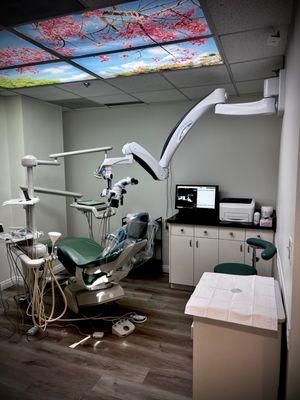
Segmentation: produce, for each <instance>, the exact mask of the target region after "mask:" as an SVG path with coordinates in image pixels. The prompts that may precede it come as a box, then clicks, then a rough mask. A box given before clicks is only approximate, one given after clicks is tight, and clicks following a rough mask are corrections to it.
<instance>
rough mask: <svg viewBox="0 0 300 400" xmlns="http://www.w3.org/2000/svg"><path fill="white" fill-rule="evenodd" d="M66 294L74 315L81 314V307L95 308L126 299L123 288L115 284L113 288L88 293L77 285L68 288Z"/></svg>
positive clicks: (73, 284)
mask: <svg viewBox="0 0 300 400" xmlns="http://www.w3.org/2000/svg"><path fill="white" fill-rule="evenodd" d="M64 293H65V295H66V298H67V301H68V307H69V308H70V310H72V311H73V312H74V313H76V314H78V313H79V307H87V306H95V305H100V304H105V303H109V302H111V301H115V300H118V299H121V298H122V297H124V295H125V293H124V290H123V288H122V287H121V286H120V285H119V284H117V283H113V284H112V286H111V287H109V288H107V289H101V290H91V291H88V290H86V289H84V288H83V287H82V286H79V285H78V284H77V283H71V284H70V285H68V286H66V288H65V290H64Z"/></svg>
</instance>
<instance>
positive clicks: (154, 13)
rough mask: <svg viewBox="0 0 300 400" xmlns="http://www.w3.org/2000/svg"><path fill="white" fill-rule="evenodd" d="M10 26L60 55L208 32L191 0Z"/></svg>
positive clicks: (143, 0) (144, 0) (149, 1)
mask: <svg viewBox="0 0 300 400" xmlns="http://www.w3.org/2000/svg"><path fill="white" fill-rule="evenodd" d="M15 29H16V30H17V31H19V32H21V33H23V34H25V35H26V36H28V37H30V38H31V39H34V40H35V41H37V42H39V43H41V44H43V45H44V46H46V47H48V48H51V49H52V50H54V51H56V52H58V53H59V54H61V55H63V56H66V57H74V56H82V55H87V54H93V53H99V52H108V51H109V52H110V51H115V50H120V49H130V48H134V47H137V46H145V45H149V44H150V45H151V44H152V45H153V44H155V43H164V42H170V41H177V40H182V39H190V38H195V37H200V36H204V35H210V34H211V32H210V30H209V27H208V24H207V22H206V19H205V17H204V15H203V12H202V9H201V7H200V3H199V1H197V0H176V1H174V0H157V1H155V0H139V1H132V2H129V3H123V4H120V5H117V6H113V7H109V8H101V9H97V10H93V11H85V12H83V13H80V14H73V15H69V16H65V17H59V18H52V19H48V20H45V21H40V22H36V23H31V24H25V25H20V26H18V27H15Z"/></svg>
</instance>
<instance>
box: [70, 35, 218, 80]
mask: <svg viewBox="0 0 300 400" xmlns="http://www.w3.org/2000/svg"><path fill="white" fill-rule="evenodd" d="M76 62H77V63H78V64H79V65H81V66H83V67H84V68H86V69H88V70H90V71H92V72H94V73H96V74H97V75H99V76H100V77H102V78H104V79H107V78H115V77H117V76H130V75H137V74H144V73H149V72H158V71H167V70H174V69H183V68H194V67H202V66H208V65H216V64H221V63H222V59H221V57H220V54H219V52H218V49H217V47H216V44H215V41H214V39H213V38H205V39H201V40H194V41H187V42H181V43H176V44H172V45H165V46H155V47H150V48H147V49H139V50H130V51H125V52H121V53H112V54H106V55H100V56H92V57H86V58H80V59H77V60H76Z"/></svg>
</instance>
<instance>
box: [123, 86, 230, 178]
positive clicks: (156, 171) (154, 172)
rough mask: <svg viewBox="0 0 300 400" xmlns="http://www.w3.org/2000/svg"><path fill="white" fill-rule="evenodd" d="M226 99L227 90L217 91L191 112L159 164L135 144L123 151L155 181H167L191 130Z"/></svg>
mask: <svg viewBox="0 0 300 400" xmlns="http://www.w3.org/2000/svg"><path fill="white" fill-rule="evenodd" d="M226 98H227V95H226V92H225V89H216V90H214V91H213V92H212V93H211V94H209V95H208V96H206V97H205V98H204V99H203V100H201V101H200V102H199V103H198V104H196V105H195V106H194V107H193V108H192V109H191V110H189V111H188V112H187V113H186V114H185V115H184V116H183V118H182V119H181V120H180V121H179V122H178V123H177V125H176V126H175V128H174V129H173V130H172V132H171V133H170V135H169V137H168V138H167V140H166V143H165V145H164V147H163V150H162V154H161V159H160V161H159V162H158V161H157V160H156V159H155V158H154V157H153V156H152V155H151V154H150V153H149V152H148V151H147V150H146V149H144V148H143V147H142V146H141V145H139V144H138V143H135V142H132V143H127V144H125V146H124V147H123V149H122V152H123V154H124V155H126V156H129V155H130V154H131V155H132V156H133V158H134V160H135V161H137V162H138V163H139V164H140V165H141V166H142V167H143V168H144V169H145V170H146V171H147V172H149V174H150V175H151V176H152V177H153V178H154V179H155V180H164V179H166V178H167V177H168V166H169V164H170V161H171V159H172V157H173V156H174V153H175V152H176V150H177V149H178V147H179V145H180V143H181V142H182V140H183V139H184V138H185V136H186V135H187V133H188V132H189V130H190V129H191V128H192V126H193V125H194V124H195V122H196V121H197V120H198V119H199V118H200V117H201V116H202V115H203V114H204V113H205V112H207V111H208V110H209V109H211V108H212V107H214V106H215V105H216V104H220V103H224V102H225V101H226Z"/></svg>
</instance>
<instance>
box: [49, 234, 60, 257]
mask: <svg viewBox="0 0 300 400" xmlns="http://www.w3.org/2000/svg"><path fill="white" fill-rule="evenodd" d="M48 235H49V238H50V240H51V243H52V252H51V254H53V253H54V245H55V243H56V242H57V241H58V239H59V238H60V237H61V233H60V232H48Z"/></svg>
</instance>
